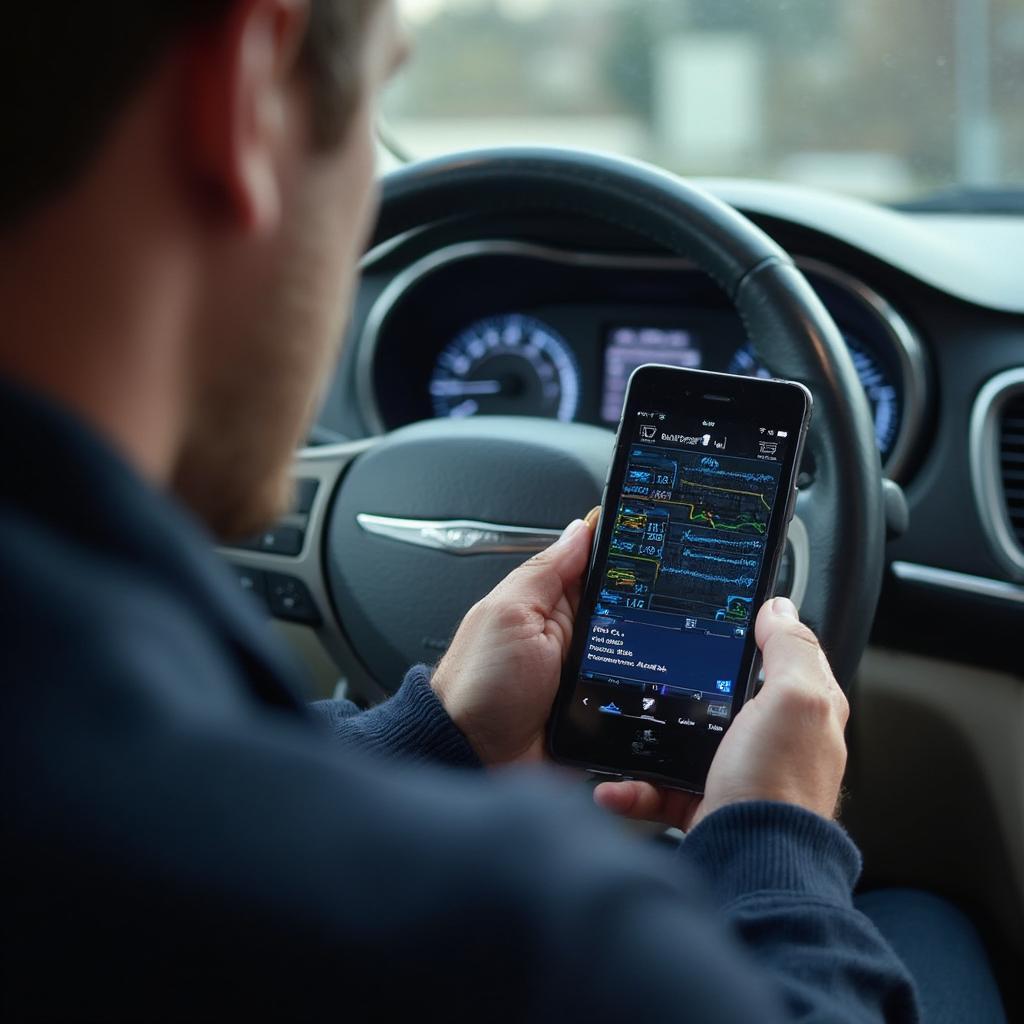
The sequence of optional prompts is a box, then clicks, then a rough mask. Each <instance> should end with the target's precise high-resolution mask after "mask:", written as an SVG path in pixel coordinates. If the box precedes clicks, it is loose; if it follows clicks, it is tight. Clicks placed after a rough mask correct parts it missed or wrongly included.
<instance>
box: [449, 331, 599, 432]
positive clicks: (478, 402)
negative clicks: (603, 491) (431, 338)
mask: <svg viewBox="0 0 1024 1024" xmlns="http://www.w3.org/2000/svg"><path fill="white" fill-rule="evenodd" d="M430 397H431V400H432V402H433V405H434V414H435V415H436V416H481V415H491V416H546V417H549V418H553V419H559V420H564V421H569V420H572V419H574V418H575V416H576V410H577V407H578V405H579V397H580V374H579V367H578V366H577V365H576V359H575V357H574V356H573V354H572V349H570V347H569V345H568V343H567V342H566V340H565V339H564V338H563V337H562V336H561V335H560V334H559V333H558V332H557V331H555V330H554V329H553V328H551V327H549V326H548V325H547V324H545V323H543V322H542V321H540V320H537V319H535V318H534V317H530V316H524V315H522V314H519V313H506V314H502V315H500V316H492V317H488V318H487V319H485V320H479V321H477V322H476V323H474V324H472V325H471V326H469V327H467V328H466V329H465V330H464V331H463V332H462V333H461V334H459V335H458V337H456V338H455V339H454V340H453V341H452V342H451V344H449V345H448V346H447V347H446V348H445V349H444V350H443V351H442V352H441V354H440V355H439V356H438V358H437V363H436V365H435V367H434V372H433V375H432V376H431V378H430Z"/></svg>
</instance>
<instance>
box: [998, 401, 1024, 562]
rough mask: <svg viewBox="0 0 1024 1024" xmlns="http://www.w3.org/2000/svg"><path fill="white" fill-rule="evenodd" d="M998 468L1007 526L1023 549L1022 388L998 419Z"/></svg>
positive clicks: (1023, 549) (1004, 407)
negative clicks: (1008, 522)
mask: <svg viewBox="0 0 1024 1024" xmlns="http://www.w3.org/2000/svg"><path fill="white" fill-rule="evenodd" d="M999 469H1000V474H1001V477H1002V482H1003V497H1004V499H1005V500H1006V514H1007V517H1008V518H1009V520H1010V529H1011V531H1012V533H1013V535H1014V538H1015V539H1016V541H1017V544H1018V546H1019V547H1020V549H1021V550H1022V551H1024V391H1022V392H1021V393H1020V394H1018V395H1017V396H1016V397H1014V398H1011V399H1010V400H1009V401H1008V402H1007V403H1006V404H1005V405H1004V406H1003V411H1002V415H1001V417H1000V423H999Z"/></svg>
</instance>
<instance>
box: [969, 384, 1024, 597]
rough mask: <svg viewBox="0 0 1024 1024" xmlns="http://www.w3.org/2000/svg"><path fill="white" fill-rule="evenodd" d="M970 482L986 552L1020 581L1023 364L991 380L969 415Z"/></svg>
mask: <svg viewBox="0 0 1024 1024" xmlns="http://www.w3.org/2000/svg"><path fill="white" fill-rule="evenodd" d="M971 480H972V483H973V484H974V498H975V501H976V502H977V504H978V515H979V517H980V519H981V524H982V526H983V527H984V528H985V533H986V534H987V535H988V539H989V543H990V544H991V546H992V553H993V554H994V555H995V556H996V558H997V559H998V560H999V562H1000V564H1001V565H1002V566H1003V568H1004V569H1005V570H1006V572H1007V574H1008V576H1009V577H1010V578H1011V579H1015V580H1024V366H1022V367H1018V368H1016V369H1013V370H1006V371H1005V372H1003V373H1000V374H999V375H998V376H996V377H993V378H992V380H990V381H989V382H988V383H987V384H986V385H985V386H984V387H983V388H982V389H981V391H979V392H978V397H977V399H976V401H975V403H974V412H973V413H972V414H971Z"/></svg>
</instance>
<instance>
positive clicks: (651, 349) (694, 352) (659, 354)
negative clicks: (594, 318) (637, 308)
mask: <svg viewBox="0 0 1024 1024" xmlns="http://www.w3.org/2000/svg"><path fill="white" fill-rule="evenodd" d="M644 363H660V364H661V365H662V366H682V367H685V368H686V369H689V370H699V369H700V368H701V363H702V356H701V349H700V346H699V345H698V344H697V343H696V341H695V339H694V336H693V334H692V332H690V331H687V330H683V329H681V328H672V327H613V328H611V330H610V331H609V332H608V339H607V343H606V345H605V352H604V394H603V397H602V401H601V418H602V419H603V420H604V421H605V423H618V422H619V417H620V416H621V415H622V403H623V402H624V401H625V398H626V385H627V384H628V383H629V375H630V374H631V373H632V372H633V371H634V370H635V369H636V368H637V367H638V366H643V364H644Z"/></svg>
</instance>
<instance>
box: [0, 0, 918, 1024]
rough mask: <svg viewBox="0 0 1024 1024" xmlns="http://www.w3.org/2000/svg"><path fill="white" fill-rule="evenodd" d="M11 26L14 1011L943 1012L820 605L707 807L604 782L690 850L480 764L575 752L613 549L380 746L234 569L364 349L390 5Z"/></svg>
mask: <svg viewBox="0 0 1024 1024" xmlns="http://www.w3.org/2000/svg"><path fill="white" fill-rule="evenodd" d="M5 21H6V25H5V31H4V34H3V35H4V43H3V46H4V54H3V57H4V59H3V61H2V72H0V73H2V74H4V75H5V76H7V79H8V80H7V81H5V83H4V84H5V88H4V91H3V95H4V96H5V97H6V101H7V106H8V108H9V109H8V110H7V112H6V117H5V126H4V132H5V136H6V146H5V151H6V154H7V155H6V158H5V162H6V164H7V167H6V169H5V171H4V174H3V176H2V179H0V181H2V183H0V309H2V311H3V319H2V324H3V326H2V330H0V373H2V379H3V383H2V385H0V390H2V396H3V397H2V401H0V419H2V420H3V422H4V425H5V426H4V439H5V445H4V449H3V455H2V466H3V471H2V473H0V537H2V538H3V543H2V545H0V560H2V566H3V573H2V577H0V595H2V596H0V607H2V611H3V617H2V620H0V637H2V642H3V652H4V654H3V658H4V661H3V673H2V674H3V686H2V694H3V697H2V700H3V708H4V713H3V721H4V723H5V727H6V735H5V737H4V743H3V751H4V754H3V756H4V776H3V777H4V849H5V852H6V854H7V858H8V859H7V863H8V870H7V874H6V886H5V889H6V891H5V895H4V947H3V962H4V977H3V990H2V991H3V995H2V1000H3V1007H4V1010H5V1017H6V1018H7V1019H55V1018H56V1019H68V1018H71V1019H87V1020H95V1019H159V1020H163V1019H167V1020H171V1019H211V1020H226V1019H241V1020H253V1019H263V1018H272V1019H284V1020H305V1019H320V1018H328V1017H329V1018H332V1019H333V1018H338V1017H357V1018H361V1017H374V1018H381V1017H391V1016H398V1015H400V1014H401V1015H402V1016H404V1017H406V1019H412V1018H413V1015H419V1014H422V1013H423V1012H426V1013H428V1014H430V1015H431V1016H433V1015H435V1014H436V1015H438V1016H442V1015H443V1016H444V1017H445V1018H447V1019H451V1020H463V1019H483V1020H489V1021H491V1020H505V1019H509V1020H511V1019H518V1020H541V1019H588V1020H593V1021H597V1020H611V1021H621V1020H626V1019H629V1018H631V1017H634V1016H641V1017H644V1018H655V1019H666V1018H669V1017H673V1018H676V1017H678V1018H679V1019H685V1020H702V1021H737V1022H739V1021H742V1022H751V1021H766V1022H770V1021H776V1020H784V1019H802V1020H811V1019H814V1020H828V1021H869V1020H889V1021H909V1020H912V1019H914V1016H915V1000H914V994H913V990H912V986H911V983H910V981H909V978H908V976H907V974H906V971H905V970H904V968H903V967H902V966H901V964H900V962H899V961H898V960H897V959H896V957H895V956H894V954H893V953H892V951H891V950H890V949H889V947H888V946H887V945H886V943H885V942H884V941H883V940H882V938H881V937H880V935H879V934H878V932H877V931H876V930H875V929H874V927H873V926H872V925H871V924H870V923H869V921H868V920H867V919H866V918H865V917H863V916H862V915H861V914H859V913H858V912H857V911H856V910H855V909H854V907H853V905H852V903H851V889H852V887H853V885H854V883H855V880H856V877H857V874H858V870H859V866H858V856H857V853H856V850H855V849H854V847H853V846H852V844H851V843H850V841H849V839H848V838H847V837H846V836H845V834H844V833H843V832H842V830H841V829H840V828H839V827H838V826H837V825H835V824H834V823H833V822H832V821H831V820H830V819H831V816H832V813H833V809H834V807H835V803H836V799H837V795H838V789H839V784H840V779H841V777H842V773H843V768H844V763H845V747H844V741H843V727H844V725H845V721H846V716H847V706H846V702H845V700H844V698H843V696H842V694H841V692H840V691H839V689H838V687H837V686H836V684H835V682H834V680H833V679H832V676H831V673H830V672H829V670H828V666H827V664H826V663H825V660H824V658H823V656H822V654H821V652H820V650H819V648H818V646H817V643H816V641H815V639H814V637H813V635H812V634H811V633H810V632H809V631H808V630H807V629H806V628H805V627H803V626H801V625H800V623H799V621H798V620H797V617H796V614H795V610H794V608H793V606H792V605H791V604H790V603H789V602H787V601H785V600H779V601H776V602H774V603H773V604H771V605H770V606H768V607H766V608H765V609H763V610H762V612H761V615H760V617H759V619H758V623H757V636H758V642H759V644H760V645H761V647H762V649H763V651H764V657H765V666H766V676H767V681H766V683H765V686H764V689H763V691H762V693H761V694H760V695H759V696H758V697H757V698H756V699H755V700H753V701H752V702H750V703H749V704H748V705H747V706H746V707H745V708H744V710H743V712H742V714H741V715H740V716H738V719H737V722H736V724H735V726H734V728H733V729H731V730H730V732H729V733H728V735H727V737H726V739H725V742H724V743H723V744H722V747H721V750H720V752H719V755H718V757H717V758H716V761H715V764H714V767H713V769H712V772H711V775H710V777H709V779H708V788H707V793H706V795H705V796H704V798H703V799H702V800H699V801H698V800H696V799H694V798H691V797H689V796H686V795H683V794H678V793H662V792H659V791H657V790H655V789H654V788H653V787H650V786H646V785H641V784H638V783H622V784H617V785H607V786H603V787H600V788H599V789H598V790H597V798H598V801H599V802H600V803H601V804H603V805H604V806H605V808H609V809H612V810H614V811H617V812H619V813H620V814H623V815H627V816H632V817H638V818H647V819H653V820H660V821H667V822H670V823H673V824H676V825H679V826H681V827H683V828H686V829H691V830H692V831H690V833H689V835H688V838H687V839H686V841H685V843H684V844H683V846H682V849H681V852H680V853H679V854H678V855H676V856H669V855H667V854H666V853H665V852H664V851H663V850H662V849H660V848H656V847H654V846H652V845H651V844H650V843H644V842H641V841H640V840H638V839H634V838H633V837H631V836H629V835H627V834H625V833H623V831H622V829H621V828H619V827H616V826H615V825H614V824H613V823H612V821H611V820H610V819H609V816H608V815H607V814H604V813H602V812H601V811H599V810H597V809H595V808H593V806H592V805H590V804H589V802H588V801H586V800H585V799H584V797H583V795H582V793H581V791H580V788H579V786H578V785H571V784H567V783H565V782H562V781H560V780H556V779H554V778H552V777H550V776H548V775H545V774H543V773H538V772H534V773H532V774H530V773H525V774H524V773H523V772H518V773H513V772H505V773H484V772H481V771H480V770H479V768H480V766H481V765H487V766H498V765H510V764H525V763H530V762H536V761H538V760H539V759H540V756H541V749H542V744H541V737H542V733H543V727H544V722H545V719H546V717H547V714H548V711H549V708H550V704H551V700H552V698H553V695H554V690H555V686H556V684H557V678H558V672H559V667H560V665H561V661H562V657H563V655H564V653H565V650H566V645H567V643H568V638H569V634H570V631H571V626H572V619H573V614H574V612H575V605H576V600H577V598H578V590H579V580H580V576H581V574H582V572H583V570H584V566H585V562H586V558H587V551H588V548H589V544H590V538H591V532H590V526H589V524H588V523H582V522H577V523H574V524H573V525H572V526H570V527H569V528H568V529H567V530H566V532H565V534H564V535H563V537H562V538H561V540H560V541H559V542H558V543H556V544H555V545H554V546H553V547H552V548H551V549H550V550H549V551H548V552H546V553H544V554H543V555H541V556H539V557H537V558H535V559H533V560H532V561H531V562H529V563H527V564H526V565H525V566H524V567H523V568H521V569H520V570H518V571H517V572H515V573H513V574H512V575H511V576H510V577H509V578H508V579H507V580H506V581H505V582H503V583H502V584H501V585H500V586H499V587H498V588H497V589H496V590H495V591H494V592H493V593H492V594H491V595H490V596H488V597H487V598H486V599H485V600H484V601H482V602H481V603H480V604H478V605H477V606H476V607H475V608H473V609H472V610H471V611H470V612H469V614H468V615H467V617H466V619H465V621H464V623H463V625H462V627H461V628H460V630H459V632H458V634H457V636H456V637H455V639H454V641H453V644H452V647H451V649H450V651H449V653H448V654H447V655H446V657H445V658H444V659H443V660H442V662H441V664H440V666H439V667H438V669H437V671H436V672H435V673H433V675H431V673H430V672H429V671H427V670H424V669H415V670H413V671H412V672H411V673H410V675H409V677H408V678H407V679H406V681H405V683H404V684H403V686H402V688H401V690H400V691H399V693H398V694H397V695H396V696H395V697H394V698H393V699H392V700H391V701H389V702H387V703H386V704H384V705H382V706H381V707H379V708H376V709H374V710H372V711H370V712H366V713H363V714H357V713H356V712H355V709H354V708H352V707H350V706H348V705H344V704H339V703H330V702H329V703H327V704H325V705H321V706H319V707H318V708H316V709H314V711H312V712H310V711H308V710H307V709H305V708H303V707H302V705H301V704H300V703H299V702H298V701H297V700H296V698H295V697H294V695H293V694H294V692H295V687H294V686H293V680H294V678H295V671H294V668H293V667H292V665H291V664H290V662H289V660H288V657H287V655H286V654H285V653H284V652H283V651H281V650H279V649H278V648H277V647H276V646H275V644H274V642H273V640H272V639H271V638H270V637H268V636H266V635H265V630H264V629H263V627H262V624H261V622H260V621H259V619H258V617H257V616H256V615H255V613H254V612H253V610H252V609H250V608H249V607H248V606H247V605H246V604H245V603H244V602H243V601H242V600H241V598H240V597H238V596H237V595H236V593H235V588H234V587H233V585H232V583H231V581H230V580H229V578H228V577H227V576H226V574H225V571H224V570H223V568H222V567H220V566H219V565H218V564H217V562H216V559H215V557H214V556H213V554H212V551H211V547H210V543H211V542H210V539H209V537H210V534H214V535H219V536H222V537H233V536H238V535H242V534H245V533H247V532H249V531H251V530H253V529H254V528H256V527H257V526H259V525H260V524H262V523H265V522H267V521H270V520H272V519H274V518H275V516H276V515H277V514H278V513H279V512H280V511H281V510H282V508H283V507H284V503H285V501H286V500H287V486H286V479H287V473H286V470H287V466H288V463H289V459H290V456H291V453H292V451H293V449H294V447H295V445H296V444H297V442H298V441H299V440H300V438H302V437H303V434H304V431H305V430H306V428H307V426H308V423H309V421H310V418H311V415H312V411H313V410H314V409H315V407H316V402H317V397H318V395H317V391H318V388H319V387H320V386H321V385H322V382H323V381H324V380H325V379H326V378H327V375H328V371H329V367H330V365H331V362H332V360H333V358H334V356H335V352H334V351H333V345H334V342H333V340H332V339H335V338H337V337H340V335H341V330H340V327H341V325H342V322H343V319H344V316H345V310H346V308H347V305H348V301H349V298H350V295H351V291H352V287H353V282H354V279H355V272H356V266H357V261H358V257H359V254H360V249H361V246H362V243H363V242H364V240H365V238H366V236H367V232H368V228H369V225H370V223H371V220H372V217H373V213H374V184H373V183H374V160H373V149H374V144H373V132H372V125H373V98H374V95H375V94H376V92H377V91H378V89H379V88H380V86H381V85H382V83H383V82H384V81H385V80H386V79H387V77H388V75H389V74H390V73H391V71H392V70H393V69H394V67H395V66H396V64H397V63H398V62H399V61H400V59H401V51H402V45H403V44H402V41H401V37H400V34H399V32H398V29H397V25H396V18H395V11H394V9H393V5H392V3H391V0H147V2H146V3H136V4H124V5H114V4H106V5H105V4H81V3H68V4H55V5H51V4H47V3H45V2H40V3H38V4H21V5H17V6H16V7H15V8H14V9H13V11H11V12H6V13H5ZM172 495H173V497H172ZM186 509H187V511H186ZM200 523H202V524H204V525H203V526H200ZM206 531H210V533H207V532H206Z"/></svg>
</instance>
